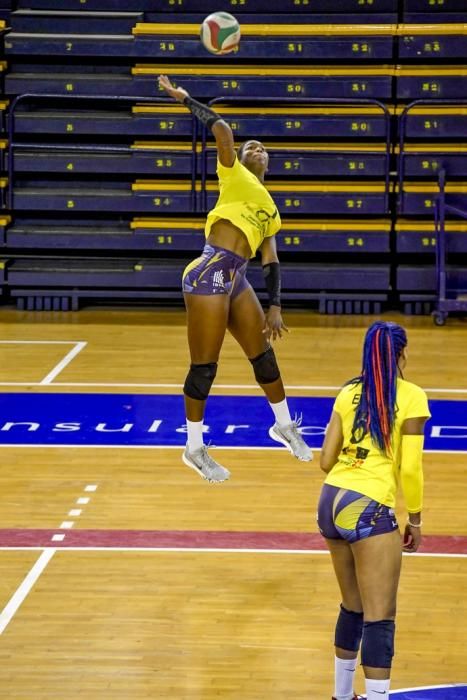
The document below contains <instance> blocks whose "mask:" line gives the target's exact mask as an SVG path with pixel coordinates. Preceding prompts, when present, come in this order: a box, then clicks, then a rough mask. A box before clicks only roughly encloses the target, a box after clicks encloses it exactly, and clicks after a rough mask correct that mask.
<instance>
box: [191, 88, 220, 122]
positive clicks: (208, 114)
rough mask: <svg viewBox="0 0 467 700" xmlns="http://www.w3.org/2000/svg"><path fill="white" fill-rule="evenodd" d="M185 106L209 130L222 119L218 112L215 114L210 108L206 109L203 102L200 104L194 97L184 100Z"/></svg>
mask: <svg viewBox="0 0 467 700" xmlns="http://www.w3.org/2000/svg"><path fill="white" fill-rule="evenodd" d="M183 104H184V105H185V106H186V107H188V109H189V110H190V112H191V113H192V114H194V115H195V117H196V118H197V119H199V120H200V122H201V123H202V124H204V125H205V126H207V127H208V128H209V129H212V127H213V124H215V123H216V122H217V121H219V119H221V118H222V117H220V116H219V115H218V114H217V112H215V111H214V110H213V109H210V107H206V105H203V104H202V103H201V102H198V100H194V99H193V97H190V96H189V95H188V97H185V99H184V100H183Z"/></svg>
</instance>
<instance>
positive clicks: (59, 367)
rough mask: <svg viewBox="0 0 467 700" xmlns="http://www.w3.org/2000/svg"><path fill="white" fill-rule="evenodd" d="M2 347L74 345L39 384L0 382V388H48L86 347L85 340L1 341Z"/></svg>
mask: <svg viewBox="0 0 467 700" xmlns="http://www.w3.org/2000/svg"><path fill="white" fill-rule="evenodd" d="M0 344H2V345H74V347H73V348H72V349H71V350H70V351H69V352H67V354H66V355H65V357H63V358H62V359H61V360H60V361H59V362H57V364H56V365H55V367H53V368H52V369H51V370H50V371H49V372H48V373H47V374H46V375H45V377H44V378H43V379H41V380H40V381H39V382H0V386H49V385H51V384H52V382H53V380H54V379H55V378H56V377H57V376H58V375H59V374H60V372H62V371H63V370H64V369H65V367H66V366H67V365H68V364H69V363H70V362H71V361H72V360H73V359H74V358H75V357H76V355H78V353H80V352H81V350H83V348H85V347H86V345H87V344H88V343H87V340H2V339H0Z"/></svg>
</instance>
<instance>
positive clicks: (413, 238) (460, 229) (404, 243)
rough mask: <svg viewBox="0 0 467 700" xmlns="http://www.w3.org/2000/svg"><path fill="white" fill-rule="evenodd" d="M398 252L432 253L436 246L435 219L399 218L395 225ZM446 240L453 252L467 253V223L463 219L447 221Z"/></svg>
mask: <svg viewBox="0 0 467 700" xmlns="http://www.w3.org/2000/svg"><path fill="white" fill-rule="evenodd" d="M395 229H396V244H397V252H398V253H402V254H403V253H423V254H426V253H432V254H433V255H434V252H435V247H436V237H435V226H434V222H433V220H430V219H428V220H425V221H419V220H410V219H399V220H398V221H397V222H396V225H395ZM446 242H447V246H448V248H449V250H450V251H451V253H453V254H459V255H465V254H466V253H467V223H466V222H463V221H448V222H446Z"/></svg>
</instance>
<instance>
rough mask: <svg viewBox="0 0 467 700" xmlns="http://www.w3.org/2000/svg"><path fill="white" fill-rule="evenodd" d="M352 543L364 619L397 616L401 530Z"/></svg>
mask: <svg viewBox="0 0 467 700" xmlns="http://www.w3.org/2000/svg"><path fill="white" fill-rule="evenodd" d="M351 547H352V553H353V557H354V561H355V571H356V575H357V581H358V588H359V590H360V596H361V599H362V604H363V611H364V613H365V620H369V621H376V620H387V619H391V618H394V617H395V615H396V600H397V588H398V585H399V576H400V570H401V562H402V546H401V538H400V533H399V530H394V531H393V532H386V533H384V534H381V535H374V536H373V537H367V538H364V539H361V540H358V542H354V543H353V544H352V545H351Z"/></svg>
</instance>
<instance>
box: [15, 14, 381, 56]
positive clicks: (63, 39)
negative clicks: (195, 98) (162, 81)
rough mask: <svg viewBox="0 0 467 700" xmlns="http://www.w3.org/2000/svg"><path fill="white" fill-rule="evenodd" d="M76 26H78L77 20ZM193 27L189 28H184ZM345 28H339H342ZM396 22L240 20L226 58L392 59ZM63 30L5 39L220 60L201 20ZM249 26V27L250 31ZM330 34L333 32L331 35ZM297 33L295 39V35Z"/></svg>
mask: <svg viewBox="0 0 467 700" xmlns="http://www.w3.org/2000/svg"><path fill="white" fill-rule="evenodd" d="M73 26H74V25H73ZM187 26H189V27H190V28H191V32H190V33H188V32H187V31H186V27H187ZM342 26H343V27H344V31H341V33H339V31H338V29H339V27H342ZM393 27H395V25H390V24H389V25H373V24H372V25H356V26H354V31H353V33H350V32H349V31H348V30H347V25H339V26H338V27H336V26H335V27H332V26H330V25H326V26H325V27H323V31H322V33H321V34H320V33H314V34H310V32H309V29H310V28H309V27H308V26H303V27H301V28H299V29H298V30H294V31H293V33H292V32H291V31H290V30H289V31H287V25H286V24H281V25H275V26H274V27H273V29H274V31H272V28H271V25H266V26H265V25H260V24H255V25H242V31H243V38H242V43H241V48H240V50H239V51H238V52H236V53H235V54H233V55H232V56H228V57H225V58H224V61H225V60H227V61H232V60H234V61H235V60H236V61H239V60H242V61H247V60H250V59H254V60H258V59H260V60H263V61H268V60H271V59H272V60H274V61H277V60H278V59H282V60H285V61H298V60H300V61H304V60H307V61H316V60H317V59H318V60H319V61H321V62H322V61H326V60H331V61H336V60H342V61H348V60H351V61H361V60H380V61H387V60H391V58H392V54H393V32H394V29H393ZM66 30H67V31H65V29H63V30H62V31H61V32H59V31H58V30H57V28H56V27H55V26H53V25H52V24H51V26H50V28H47V30H45V29H44V30H43V33H38V32H29V33H28V32H25V31H19V30H16V29H14V31H13V32H11V33H9V35H8V37H7V40H6V42H5V49H6V53H7V55H25V56H29V55H38V56H66V57H70V56H95V57H99V56H105V57H109V56H114V57H117V58H118V57H129V58H136V59H156V58H159V59H164V58H170V59H193V60H197V61H203V60H210V61H211V62H214V61H216V60H217V59H216V57H215V56H213V55H211V54H208V53H207V52H206V50H205V49H204V48H203V46H202V45H201V43H200V41H199V25H198V24H191V25H186V24H180V25H175V26H174V25H173V23H157V24H144V23H140V24H137V25H136V27H135V28H134V29H133V35H132V34H118V35H117V34H116V33H114V32H112V31H111V30H110V29H109V31H108V33H107V34H98V33H97V29H96V33H95V34H93V32H92V31H90V30H88V31H87V32H86V33H80V32H81V29H80V27H79V26H76V28H75V29H74V31H73V33H69V31H70V27H68V26H67V28H66ZM249 30H250V31H249ZM278 30H280V32H281V33H279V31H278ZM330 34H331V35H330ZM291 35H292V36H293V40H292V39H291Z"/></svg>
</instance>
